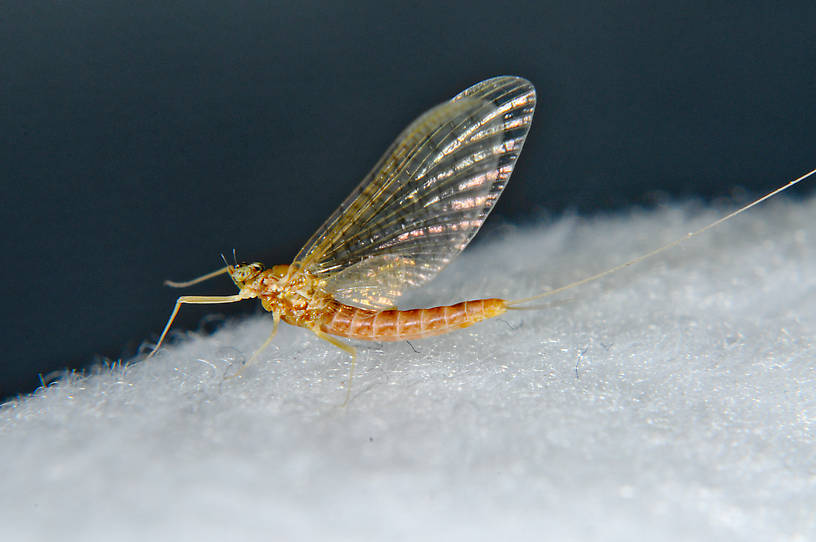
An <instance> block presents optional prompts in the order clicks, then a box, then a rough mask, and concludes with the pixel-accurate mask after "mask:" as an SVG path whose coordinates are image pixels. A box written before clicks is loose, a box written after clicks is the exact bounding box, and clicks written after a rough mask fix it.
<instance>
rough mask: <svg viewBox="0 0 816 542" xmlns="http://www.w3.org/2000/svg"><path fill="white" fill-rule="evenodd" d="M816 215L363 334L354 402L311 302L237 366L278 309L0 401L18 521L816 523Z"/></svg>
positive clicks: (445, 286) (772, 206) (578, 231)
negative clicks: (537, 306) (542, 304)
mask: <svg viewBox="0 0 816 542" xmlns="http://www.w3.org/2000/svg"><path fill="white" fill-rule="evenodd" d="M721 211H722V210H717V211H713V210H710V209H709V210H704V211H701V210H700V209H697V208H693V207H689V206H685V207H669V208H667V209H664V210H662V211H658V212H649V213H634V214H630V215H626V216H623V215H617V216H612V217H606V218H595V219H592V220H584V219H579V218H565V219H560V220H558V221H556V222H555V223H554V224H549V225H542V226H540V227H536V228H523V229H511V228H506V229H503V230H501V232H500V233H494V234H493V235H490V236H488V237H489V238H488V239H483V240H482V242H481V243H480V244H479V245H478V246H477V247H475V248H473V249H471V250H469V251H467V252H466V253H465V254H464V255H463V256H461V257H460V258H459V259H458V260H457V261H456V262H455V263H454V264H453V265H452V266H451V267H450V268H449V269H448V270H446V271H445V272H444V273H443V274H442V275H441V276H440V277H439V279H437V280H436V281H434V282H433V283H431V284H430V285H428V287H426V288H425V289H423V290H421V291H420V292H419V293H418V294H417V295H416V296H415V297H413V298H412V300H411V303H412V304H415V305H419V306H421V305H426V304H440V303H447V302H454V301H459V300H462V299H472V298H478V297H491V296H500V297H509V298H513V297H521V296H527V295H530V294H532V293H535V292H538V291H541V290H542V289H546V288H552V287H556V286H560V285H562V284H565V283H567V282H570V281H573V280H576V279H579V278H582V277H584V276H586V275H589V274H592V273H595V272H597V271H600V270H602V269H604V268H606V267H610V266H612V265H615V264H617V263H620V262H622V261H624V260H626V259H628V258H630V257H632V256H634V255H637V254H639V253H641V252H645V251H647V250H649V249H651V248H654V247H655V246H657V245H659V244H662V243H664V242H667V241H669V240H671V239H673V238H675V237H678V236H682V235H683V234H685V233H686V232H687V231H691V230H692V229H694V228H696V227H699V226H701V225H703V224H704V223H706V222H708V221H710V220H712V219H713V218H715V217H716V216H718V214H719V213H720V212H721ZM814 216H816V199H810V200H807V201H805V202H801V203H791V202H784V201H775V202H770V203H769V204H768V205H766V206H764V207H761V208H758V209H755V210H752V211H751V212H750V213H748V214H746V215H743V216H740V217H739V218H737V219H735V220H734V221H732V222H730V223H728V224H726V225H724V226H722V227H721V228H718V229H717V230H715V231H713V232H711V233H709V234H706V235H705V236H703V237H700V238H697V239H695V240H692V241H691V242H689V243H687V244H685V245H684V247H683V248H680V249H674V250H672V251H671V252H669V253H667V254H665V255H664V256H661V257H659V258H657V259H655V260H652V261H650V262H649V263H645V264H641V265H638V266H636V267H633V268H629V269H627V270H625V271H623V272H621V273H618V274H616V275H615V276H613V277H611V278H609V279H608V280H604V281H603V282H601V283H594V284H592V285H589V286H584V287H581V288H578V289H575V290H572V291H571V292H569V293H566V294H563V295H561V296H559V297H556V298H551V301H550V302H549V306H547V307H546V308H545V309H544V310H537V311H518V312H512V313H508V314H507V315H506V316H503V317H501V318H499V319H496V320H492V321H488V322H484V323H482V324H479V325H477V326H474V327H472V328H469V329H467V330H463V331H461V332H457V333H453V334H450V335H447V336H442V337H438V338H431V339H426V340H422V341H415V342H413V347H414V348H416V350H417V351H414V349H413V348H412V347H411V345H409V344H406V343H405V342H401V343H386V344H381V345H378V344H365V343H359V344H360V356H359V362H358V367H357V373H356V375H355V379H354V385H353V394H352V401H351V402H350V404H349V405H348V407H346V408H340V407H339V406H338V405H340V403H342V401H343V398H344V383H345V381H346V375H347V370H348V357H347V356H346V355H345V354H344V353H343V352H341V351H339V350H338V349H336V348H333V347H331V346H330V345H329V344H327V343H325V342H323V341H320V340H319V339H317V338H316V337H314V336H313V335H311V334H310V333H308V332H307V331H305V330H301V329H295V328H292V327H289V326H284V325H282V329H281V332H280V333H279V335H278V337H277V338H276V339H275V342H274V346H272V347H270V348H269V349H268V350H267V351H266V352H265V354H264V355H263V356H262V361H260V362H259V363H257V364H255V365H253V366H251V367H250V368H248V369H247V370H246V371H245V372H244V373H243V375H242V376H241V377H239V378H233V379H226V380H225V379H224V375H225V373H231V372H234V370H235V367H236V365H235V363H236V362H238V363H240V361H241V360H243V359H246V358H247V357H248V356H249V355H250V354H251V353H252V351H253V350H254V349H255V348H256V347H257V346H259V345H260V343H261V342H263V340H264V339H265V338H266V336H267V334H268V333H269V331H270V330H271V327H272V321H271V318H269V317H261V316H258V317H253V318H249V319H244V320H239V321H232V322H229V323H228V324H227V325H226V326H224V327H223V328H222V329H220V330H219V331H218V332H216V333H215V334H214V335H212V336H201V335H198V334H195V333H191V334H187V338H186V339H185V340H182V341H177V342H176V343H175V345H173V346H171V347H169V348H167V349H166V350H164V351H163V352H162V353H161V355H159V356H157V357H155V358H153V359H150V360H148V361H147V362H144V363H133V364H131V365H129V366H127V367H126V368H123V367H114V368H113V369H112V370H111V369H102V370H100V371H99V372H97V373H96V374H92V375H90V376H86V377H79V376H72V377H69V378H65V379H63V380H60V381H58V382H55V383H53V384H52V385H50V386H49V387H48V388H44V389H40V390H39V391H38V392H37V393H35V394H34V395H33V396H30V397H25V398H20V399H19V400H17V401H14V402H11V403H7V404H6V405H5V406H4V407H3V408H2V410H0V465H2V476H1V477H0V478H1V479H2V486H1V487H2V491H0V539H2V540H17V539H19V540H23V539H25V540H49V541H50V540H106V541H110V540H197V541H200V540H366V539H367V540H567V541H570V540H598V539H602V540H638V539H649V540H670V541H671V540H715V539H718V540H778V539H784V540H814V539H816V362H815V360H816V342H815V341H814V331H815V330H816V225H814V220H813V217H814ZM270 263H277V262H270ZM192 290H193V291H194V293H207V291H208V290H207V285H206V284H202V285H199V286H198V287H196V288H193V289H192ZM217 310H218V309H217V307H214V308H213V312H217ZM99 317H100V318H102V317H104V315H99ZM165 317H166V314H164V312H162V313H160V314H156V319H157V320H156V322H157V329H158V326H159V325H160V322H163V319H164V318H165ZM230 363H233V365H232V368H230Z"/></svg>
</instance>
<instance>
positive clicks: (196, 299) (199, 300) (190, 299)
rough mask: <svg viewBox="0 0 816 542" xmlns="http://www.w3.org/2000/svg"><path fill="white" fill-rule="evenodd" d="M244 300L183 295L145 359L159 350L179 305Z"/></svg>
mask: <svg viewBox="0 0 816 542" xmlns="http://www.w3.org/2000/svg"><path fill="white" fill-rule="evenodd" d="M243 299H246V296H244V295H241V294H235V295H224V296H221V295H185V296H182V297H180V298H178V299H177V300H176V306H175V307H174V308H173V312H172V313H171V314H170V319H169V320H167V325H165V326H164V331H162V334H161V337H159V342H157V343H156V347H155V348H154V349H153V351H152V352H150V354H148V356H147V358H145V359H148V358H150V357H152V356H153V354H155V353H156V350H158V349H159V347H160V346H161V344H162V342H164V338H165V337H166V336H167V332H168V331H170V326H171V325H172V324H173V320H175V319H176V315H177V314H178V311H179V309H180V308H181V305H182V304H184V303H190V304H198V305H211V304H216V303H235V302H237V301H241V300H243Z"/></svg>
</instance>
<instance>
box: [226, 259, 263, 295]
mask: <svg viewBox="0 0 816 542" xmlns="http://www.w3.org/2000/svg"><path fill="white" fill-rule="evenodd" d="M263 270H264V266H263V264H262V263H261V262H255V263H239V264H235V265H229V266H227V273H229V275H230V277H231V278H232V281H233V282H234V283H235V285H236V286H238V288H240V289H242V290H243V289H244V286H246V284H247V283H248V282H250V281H251V280H252V279H254V278H255V277H257V276H258V275H260V274H261V273H263Z"/></svg>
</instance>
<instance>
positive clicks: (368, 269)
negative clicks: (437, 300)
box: [294, 76, 535, 308]
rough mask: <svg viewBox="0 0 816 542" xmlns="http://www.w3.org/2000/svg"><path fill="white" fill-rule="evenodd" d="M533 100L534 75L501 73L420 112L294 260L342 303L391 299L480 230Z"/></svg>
mask: <svg viewBox="0 0 816 542" xmlns="http://www.w3.org/2000/svg"><path fill="white" fill-rule="evenodd" d="M534 109H535V89H534V88H533V85H532V84H531V83H530V82H529V81H527V80H526V79H522V78H520V77H510V76H505V77H495V78H493V79H488V80H486V81H482V82H481V83H478V84H476V85H474V86H472V87H470V88H468V89H467V90H465V91H464V92H462V93H460V94H458V95H457V96H455V97H454V98H453V99H451V100H450V101H447V102H445V103H442V104H440V105H438V106H436V107H434V108H433V109H431V110H430V111H427V112H426V113H424V114H423V115H421V116H420V117H419V118H418V119H416V120H415V121H414V122H413V123H411V124H410V125H409V126H408V127H407V128H406V129H405V130H404V131H403V132H402V133H401V134H400V135H399V137H397V139H396V141H394V143H392V144H391V146H390V147H389V148H388V150H387V151H386V152H385V154H384V155H383V157H382V158H380V160H379V162H377V164H376V165H375V166H374V168H373V169H372V170H371V172H370V173H369V174H368V175H367V176H366V177H365V179H363V181H362V182H361V183H360V185H359V186H358V187H357V188H356V189H355V190H354V191H353V192H352V193H351V194H350V195H349V196H348V198H346V200H345V201H344V202H343V203H342V204H341V205H340V207H339V208H338V209H337V210H336V211H335V212H334V213H333V214H332V215H331V216H330V217H329V218H328V220H326V222H325V223H324V224H323V226H322V227H321V228H320V229H318V230H317V232H315V234H314V235H313V236H312V237H311V239H309V241H308V242H307V243H306V245H305V246H304V247H303V248H302V249H301V251H300V253H298V255H297V257H296V258H295V261H294V265H295V269H297V270H298V272H308V273H310V274H311V275H313V276H314V277H316V278H318V280H319V284H320V287H321V288H322V289H323V290H325V291H326V292H329V293H331V294H332V295H333V296H334V297H335V298H336V299H338V300H340V301H343V302H345V303H349V304H352V305H357V306H361V307H366V308H387V307H393V306H395V304H396V303H395V302H396V299H397V298H398V297H399V296H400V295H401V294H402V293H403V292H404V291H405V289H407V288H409V287H415V286H419V285H421V284H424V283H425V282H427V281H429V280H430V279H432V278H433V277H434V276H435V275H436V274H437V273H438V272H439V271H440V270H441V269H442V268H443V267H445V265H447V264H448V263H449V262H450V261H451V260H452V259H453V258H454V257H455V256H456V255H458V254H459V253H460V252H461V251H462V250H463V249H464V248H465V246H467V244H468V243H469V242H470V240H471V239H472V238H473V236H474V235H475V234H476V232H477V231H478V230H479V228H480V227H481V225H482V223H483V222H484V220H485V218H487V215H488V213H489V212H490V210H491V209H492V208H493V205H494V204H495V202H496V200H497V199H498V197H499V196H500V195H501V192H502V190H503V189H504V186H505V185H506V184H507V181H508V179H509V178H510V174H511V173H512V172H513V166H514V164H515V162H516V158H518V156H519V153H520V152H521V148H522V145H523V144H524V140H525V138H526V136H527V132H528V130H529V128H530V122H531V121H532V117H533V110H534Z"/></svg>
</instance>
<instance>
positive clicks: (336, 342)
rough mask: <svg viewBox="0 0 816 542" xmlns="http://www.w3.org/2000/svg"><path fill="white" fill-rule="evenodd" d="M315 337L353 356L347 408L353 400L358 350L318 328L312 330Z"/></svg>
mask: <svg viewBox="0 0 816 542" xmlns="http://www.w3.org/2000/svg"><path fill="white" fill-rule="evenodd" d="M312 331H313V332H314V334H315V335H317V336H318V337H320V338H321V339H323V340H324V341H326V342H329V343H331V344H333V345H334V346H336V347H337V348H339V349H340V350H342V351H344V352H346V353H348V354H349V355H350V356H351V367H349V375H348V382H346V400H345V401H343V406H346V405H347V404H348V402H349V399H351V379H352V378H353V377H354V367H355V365H356V364H357V349H356V348H354V347H353V346H351V345H350V344H347V343H344V342H343V341H341V340H339V339H337V338H335V337H332V336H331V335H328V334H327V333H324V332H323V331H321V330H320V329H318V328H314V329H312Z"/></svg>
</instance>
